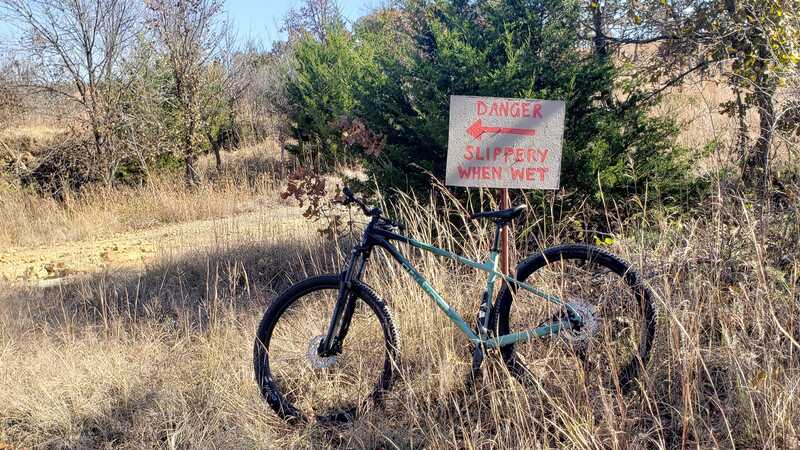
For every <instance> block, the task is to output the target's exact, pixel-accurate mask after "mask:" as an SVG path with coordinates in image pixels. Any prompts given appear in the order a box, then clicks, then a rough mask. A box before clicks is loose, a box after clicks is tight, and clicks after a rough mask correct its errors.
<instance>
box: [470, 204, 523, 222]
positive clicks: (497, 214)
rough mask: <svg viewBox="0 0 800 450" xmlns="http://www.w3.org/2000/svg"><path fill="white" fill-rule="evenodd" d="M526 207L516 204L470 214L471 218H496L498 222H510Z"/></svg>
mask: <svg viewBox="0 0 800 450" xmlns="http://www.w3.org/2000/svg"><path fill="white" fill-rule="evenodd" d="M526 209H528V207H527V206H525V205H519V206H515V207H513V208H509V209H501V210H499V211H483V212H479V213H475V214H473V215H471V216H469V218H470V219H494V220H496V221H498V222H510V221H511V220H514V219H515V218H516V217H517V216H519V215H520V214H522V213H523V212H524V211H525V210H526Z"/></svg>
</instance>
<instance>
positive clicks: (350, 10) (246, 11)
mask: <svg viewBox="0 0 800 450" xmlns="http://www.w3.org/2000/svg"><path fill="white" fill-rule="evenodd" d="M301 2H302V0H224V4H225V11H226V12H227V13H228V17H229V19H230V21H231V24H232V26H233V28H234V29H235V30H237V34H238V37H239V39H240V40H247V39H248V38H250V39H253V40H256V41H260V42H261V43H262V44H263V45H264V47H265V48H267V49H269V48H271V47H272V42H274V41H275V40H280V39H286V35H285V34H283V33H281V32H280V31H279V30H280V29H281V24H282V23H283V18H284V17H286V12H287V11H289V9H290V8H296V7H298V6H299V5H300V4H301ZM338 4H339V7H340V8H341V10H342V14H343V15H344V16H345V18H346V19H347V20H348V21H349V22H351V23H352V22H353V21H355V20H356V19H358V18H359V17H361V16H363V15H365V14H366V13H368V12H370V11H371V10H373V9H375V7H376V6H378V5H379V2H378V1H377V0H338Z"/></svg>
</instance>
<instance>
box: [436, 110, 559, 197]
mask: <svg viewBox="0 0 800 450" xmlns="http://www.w3.org/2000/svg"><path fill="white" fill-rule="evenodd" d="M564 113H565V106H564V102H562V101H549V100H528V99H513V98H495V97H467V96H459V95H454V96H451V97H450V134H449V138H448V140H447V176H446V183H447V184H448V185H451V186H470V187H486V188H517V189H558V186H559V178H560V171H561V143H562V140H563V137H564Z"/></svg>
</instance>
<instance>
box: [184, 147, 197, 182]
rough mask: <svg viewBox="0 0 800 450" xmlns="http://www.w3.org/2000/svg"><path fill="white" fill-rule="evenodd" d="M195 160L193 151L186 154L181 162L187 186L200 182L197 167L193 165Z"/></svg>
mask: <svg viewBox="0 0 800 450" xmlns="http://www.w3.org/2000/svg"><path fill="white" fill-rule="evenodd" d="M196 162H197V156H195V155H194V154H193V153H190V154H186V155H185V156H184V158H183V163H184V166H185V170H186V171H185V179H186V185H187V186H189V187H194V186H197V185H198V184H199V182H200V178H199V177H198V175H197V168H196V167H195V163H196Z"/></svg>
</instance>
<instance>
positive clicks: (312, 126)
mask: <svg viewBox="0 0 800 450" xmlns="http://www.w3.org/2000/svg"><path fill="white" fill-rule="evenodd" d="M363 67H364V57H363V56H362V55H361V53H360V52H359V48H358V46H357V43H355V42H354V41H353V40H352V38H351V37H350V36H349V35H348V34H347V32H346V31H344V30H343V29H341V28H337V29H332V30H331V31H330V33H329V34H328V39H327V40H326V41H325V42H324V43H322V42H319V41H317V40H315V39H314V38H313V37H312V36H311V35H306V36H305V37H304V38H303V39H301V40H300V41H299V42H298V43H297V46H296V48H295V51H294V58H293V60H292V63H291V67H290V70H291V71H292V75H293V76H292V77H291V82H290V83H288V85H287V86H286V89H287V94H288V96H289V98H290V99H291V101H290V102H289V103H290V105H292V106H291V107H292V108H293V109H292V110H291V111H290V112H289V113H290V115H291V122H292V123H291V127H290V132H291V133H292V135H293V136H294V137H295V138H296V139H297V141H298V143H297V145H289V146H288V150H289V151H290V152H291V153H293V154H295V155H296V156H298V157H300V158H301V159H305V158H309V157H311V158H314V159H316V160H320V159H321V160H322V161H323V162H330V161H333V160H334V159H336V158H337V157H342V156H343V155H342V143H341V132H340V131H339V129H338V126H337V123H338V121H339V120H341V119H342V118H343V117H346V116H348V115H350V114H351V113H352V112H353V111H354V110H355V108H356V100H355V92H356V91H357V89H358V88H357V84H358V83H359V81H360V79H361V78H362V74H363Z"/></svg>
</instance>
